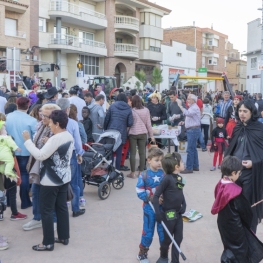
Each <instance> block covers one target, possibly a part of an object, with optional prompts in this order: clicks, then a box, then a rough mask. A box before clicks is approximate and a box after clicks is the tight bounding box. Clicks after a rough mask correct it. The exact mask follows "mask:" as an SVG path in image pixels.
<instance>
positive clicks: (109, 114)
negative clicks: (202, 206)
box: [0, 82, 263, 263]
mask: <svg viewBox="0 0 263 263" xmlns="http://www.w3.org/2000/svg"><path fill="white" fill-rule="evenodd" d="M47 83H48V82H47ZM65 87H66V86H65V85H64V86H63V87H62V88H63V89H61V90H57V88H56V87H52V84H51V83H50V84H49V83H48V87H47V86H46V91H45V93H43V92H39V91H40V88H41V86H40V85H39V84H35V85H33V86H32V91H31V92H30V93H28V94H27V95H25V94H24V92H23V90H17V88H16V87H13V88H12V89H11V91H8V90H7V88H6V87H1V90H0V136H1V138H2V139H1V142H0V161H1V162H0V173H1V174H2V175H3V176H0V190H1V191H6V197H7V206H10V209H11V212H12V215H11V218H10V219H11V220H21V219H26V218H27V215H25V214H22V213H20V212H18V210H17V204H16V198H15V197H16V191H17V185H19V184H20V182H19V180H18V176H17V174H16V173H14V171H13V168H14V164H15V162H17V167H18V168H19V169H17V172H18V170H19V173H20V177H21V181H22V182H21V184H20V185H19V186H20V187H19V195H20V199H21V209H26V208H28V207H32V208H33V209H32V214H33V216H32V219H31V220H30V221H29V222H27V223H26V224H24V225H23V229H24V230H26V231H30V230H33V229H35V228H41V227H42V228H43V240H42V242H41V243H40V244H38V245H34V246H33V247H32V248H33V249H34V250H35V251H52V250H53V249H54V243H62V244H64V245H68V243H69V214H68V206H67V193H68V191H69V189H72V191H73V194H74V195H73V199H72V200H71V210H72V216H73V217H78V216H81V215H83V214H84V213H85V207H84V204H85V202H84V201H83V200H84V197H83V182H82V174H81V163H82V155H83V154H84V149H83V145H85V144H86V143H89V144H90V143H93V142H96V141H97V140H98V138H99V136H100V134H102V133H103V132H104V131H106V130H109V129H113V130H117V131H119V133H120V134H121V140H122V143H121V145H120V146H119V147H118V149H117V150H116V152H115V155H116V158H115V163H114V166H115V167H116V169H117V170H120V171H130V172H129V173H128V174H127V177H128V178H131V179H137V178H138V183H137V187H136V190H137V194H138V197H139V198H140V199H142V200H143V202H144V206H143V209H144V226H143V228H144V229H143V235H142V239H141V243H140V245H139V247H140V251H139V253H138V260H140V262H144V263H145V262H148V261H147V253H148V250H149V246H150V245H151V242H152V236H153V231H154V225H155V221H157V222H158V233H159V240H160V246H161V253H160V258H159V259H158V261H157V262H158V263H167V262H168V249H169V245H170V243H171V242H170V239H169V237H168V236H167V234H166V233H165V232H163V229H162V226H161V224H160V223H161V221H164V222H165V223H166V225H167V227H168V229H169V230H170V232H171V233H172V234H173V235H174V238H175V240H176V242H177V243H178V245H180V244H181V242H182V239H183V227H182V214H183V213H184V212H185V209H186V201H185V198H184V195H183V186H184V182H183V179H182V177H181V175H179V173H180V174H191V173H193V172H194V171H199V170H200V163H199V158H198V151H197V147H201V148H202V151H203V152H205V151H207V150H210V151H211V152H214V158H213V166H212V168H211V169H210V170H211V171H214V170H216V167H217V168H218V169H221V171H222V180H221V181H220V183H219V186H217V187H221V188H222V189H223V190H222V191H224V190H225V184H226V183H228V182H231V183H234V182H235V186H233V189H234V188H235V187H236V189H238V190H237V194H236V195H234V197H233V198H234V199H233V200H234V201H233V202H232V199H229V200H227V202H226V200H225V201H222V200H221V198H223V197H222V196H220V195H221V194H222V193H223V192H220V194H219V196H218V195H217V194H216V202H217V203H216V202H215V204H214V207H213V209H212V213H213V214H217V213H218V214H219V220H221V219H220V217H221V214H222V213H225V214H227V213H230V212H229V211H224V209H225V207H228V208H229V207H231V208H232V206H233V205H234V204H233V203H234V202H238V201H236V200H239V196H240V195H241V192H240V189H242V194H243V195H244V196H245V198H246V200H247V202H249V204H250V205H251V206H252V208H251V209H247V213H248V214H249V215H250V217H249V220H247V221H246V225H245V227H246V228H247V229H250V228H251V229H252V230H253V232H254V233H256V229H257V225H258V223H259V222H260V221H261V219H262V217H263V203H262V202H261V201H262V200H263V192H262V191H261V189H262V187H263V180H262V176H261V171H262V170H263V167H262V163H263V152H262V151H263V132H262V131H263V126H262V120H263V100H262V94H260V93H258V94H256V96H255V97H253V96H250V95H249V94H240V93H239V92H238V91H236V92H235V95H234V96H233V97H231V96H230V93H229V91H225V92H223V93H222V94H221V92H217V93H212V92H207V93H206V94H204V96H203V97H204V98H203V99H201V97H199V96H196V95H195V94H193V93H191V92H189V91H187V90H183V91H182V90H181V91H180V92H178V90H177V89H176V87H171V88H170V90H169V91H168V92H166V93H165V94H166V96H163V94H161V93H159V92H158V91H157V90H155V91H154V90H153V89H152V88H148V87H147V88H146V89H145V90H144V91H143V93H142V94H139V93H138V92H137V90H136V89H133V90H130V89H127V90H126V91H124V90H123V89H118V90H117V91H116V92H115V94H113V99H114V102H112V103H110V104H109V103H108V100H107V99H108V98H107V97H106V95H105V93H104V91H103V89H102V86H101V85H100V84H98V85H96V87H95V89H94V91H93V92H90V91H87V92H83V91H82V90H81V89H80V88H79V87H78V86H73V87H71V88H70V89H69V91H68V92H66V90H65ZM110 99H112V98H110ZM214 121H215V122H216V126H215V127H214ZM163 123H166V124H168V125H171V126H172V127H175V126H181V134H180V135H179V136H178V139H179V140H180V141H186V140H187V160H186V164H185V165H184V163H183V162H182V158H181V156H180V155H179V154H178V153H176V152H177V150H178V149H177V146H176V145H175V153H173V154H167V155H165V156H164V153H163V151H162V150H163V149H165V147H166V142H165V140H162V139H155V136H154V134H153V127H154V126H158V125H161V124H163ZM209 131H210V133H209ZM209 138H210V140H211V143H210V142H209ZM127 141H129V144H128V145H129V151H128V154H127V156H126V157H127V158H128V159H130V168H129V167H128V166H124V165H122V162H121V160H122V153H123V147H124V146H127ZM149 143H151V144H154V146H155V147H151V148H150V150H149V152H148V154H147V152H146V145H147V144H149ZM156 146H157V147H156ZM137 151H138V154H139V166H138V169H137V170H138V172H137V173H136V158H135V157H136V152H137ZM7 153H8V154H7ZM13 153H14V154H15V158H13V157H12V154H13ZM224 155H225V159H224ZM3 156H4V157H3ZM232 156H235V157H237V158H236V159H237V160H236V159H233V158H232ZM146 157H147V158H146ZM231 158H232V159H231ZM225 160H228V161H225ZM146 163H148V169H146V168H145V166H146ZM231 164H234V166H233V167H236V168H233V169H234V170H233V169H232V170H231ZM241 170H242V173H240V171H241ZM164 175H165V176H164ZM156 178H157V179H156ZM174 183H175V184H174ZM227 189H228V188H227ZM30 193H31V195H32V198H31V197H30ZM221 201H222V202H225V203H223V204H222V202H221ZM149 202H153V205H154V207H155V211H156V215H155V214H154V212H153V210H152V208H151V206H150V205H149ZM160 204H161V205H162V209H161V210H159V205H160ZM216 205H218V206H216ZM235 209H236V211H235V212H236V215H235V216H237V217H238V216H239V215H240V213H241V212H240V211H239V210H238V209H237V208H236V206H235ZM171 211H172V212H173V213H174V214H175V215H176V216H174V218H169V216H170V215H171V214H172V213H170V212H171ZM223 211H224V212H223ZM2 212H3V211H2ZM168 212H169V213H168ZM168 215H169V216H168ZM251 215H252V216H251ZM240 216H241V215H240ZM2 219H3V218H2ZM2 219H1V217H0V220H2ZM229 220H230V219H229ZM242 224H243V221H242ZM243 225H244V224H243ZM243 225H242V226H243ZM54 230H57V234H58V236H57V237H55V235H54ZM219 230H220V234H221V237H222V241H223V243H224V246H225V251H224V253H223V255H222V258H226V259H225V261H222V262H229V261H228V260H229V258H230V256H232V255H234V257H236V258H240V257H239V256H237V254H236V253H237V251H236V250H235V249H233V247H234V245H233V244H234V241H233V237H229V236H227V237H226V228H225V222H223V221H222V220H221V221H220V225H219ZM245 235H246V232H245V233H244V234H243V236H241V237H240V242H241V243H242V246H244V247H247V248H248V246H249V244H247V243H246V242H245V241H244V238H245ZM6 248H8V243H7V239H6V238H5V237H3V236H0V249H6ZM227 250H229V251H230V252H228V251H227ZM249 251H250V250H249ZM231 253H232V254H231ZM242 253H244V258H245V259H246V260H247V258H249V257H250V255H249V252H248V249H247V250H246V249H245V248H244V251H243V252H242ZM246 260H245V261H242V260H239V259H238V261H237V262H249V261H246ZM172 262H173V263H175V262H179V253H178V251H177V250H176V249H175V248H174V247H173V248H172Z"/></svg>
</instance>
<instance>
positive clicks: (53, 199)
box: [40, 183, 69, 246]
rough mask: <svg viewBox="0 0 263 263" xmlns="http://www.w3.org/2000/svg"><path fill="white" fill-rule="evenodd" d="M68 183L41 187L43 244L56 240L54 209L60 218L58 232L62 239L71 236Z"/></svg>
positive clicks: (49, 243) (52, 242)
mask: <svg viewBox="0 0 263 263" xmlns="http://www.w3.org/2000/svg"><path fill="white" fill-rule="evenodd" d="M67 192H68V183H66V184H63V185H60V186H45V185H41V187H40V212H41V218H42V227H43V245H45V246H47V245H51V244H54V242H55V240H54V239H55V237H54V224H53V211H54V210H55V212H56V214H57V218H58V222H57V232H58V238H59V239H60V240H65V239H68V238H69V215H68V206H67Z"/></svg>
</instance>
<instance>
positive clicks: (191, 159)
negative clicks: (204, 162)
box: [186, 128, 201, 170]
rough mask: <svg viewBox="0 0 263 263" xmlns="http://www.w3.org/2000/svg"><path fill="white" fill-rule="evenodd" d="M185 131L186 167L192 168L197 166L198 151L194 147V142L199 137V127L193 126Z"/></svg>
mask: <svg viewBox="0 0 263 263" xmlns="http://www.w3.org/2000/svg"><path fill="white" fill-rule="evenodd" d="M186 133H187V150H186V152H187V161H186V169H187V170H193V168H199V161H198V153H197V149H196V143H197V140H198V138H199V137H200V133H201V129H200V128H193V129H189V130H187V131H186Z"/></svg>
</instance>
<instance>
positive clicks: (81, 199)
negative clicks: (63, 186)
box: [79, 197, 86, 207]
mask: <svg viewBox="0 0 263 263" xmlns="http://www.w3.org/2000/svg"><path fill="white" fill-rule="evenodd" d="M85 205H86V200H85V199H84V198H83V197H80V198H79V207H85Z"/></svg>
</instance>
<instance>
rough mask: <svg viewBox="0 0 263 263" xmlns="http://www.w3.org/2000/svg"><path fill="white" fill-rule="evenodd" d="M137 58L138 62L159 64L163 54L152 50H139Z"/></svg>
mask: <svg viewBox="0 0 263 263" xmlns="http://www.w3.org/2000/svg"><path fill="white" fill-rule="evenodd" d="M139 58H140V60H147V61H153V62H161V61H163V53H162V52H156V51H152V50H140V55H139Z"/></svg>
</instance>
